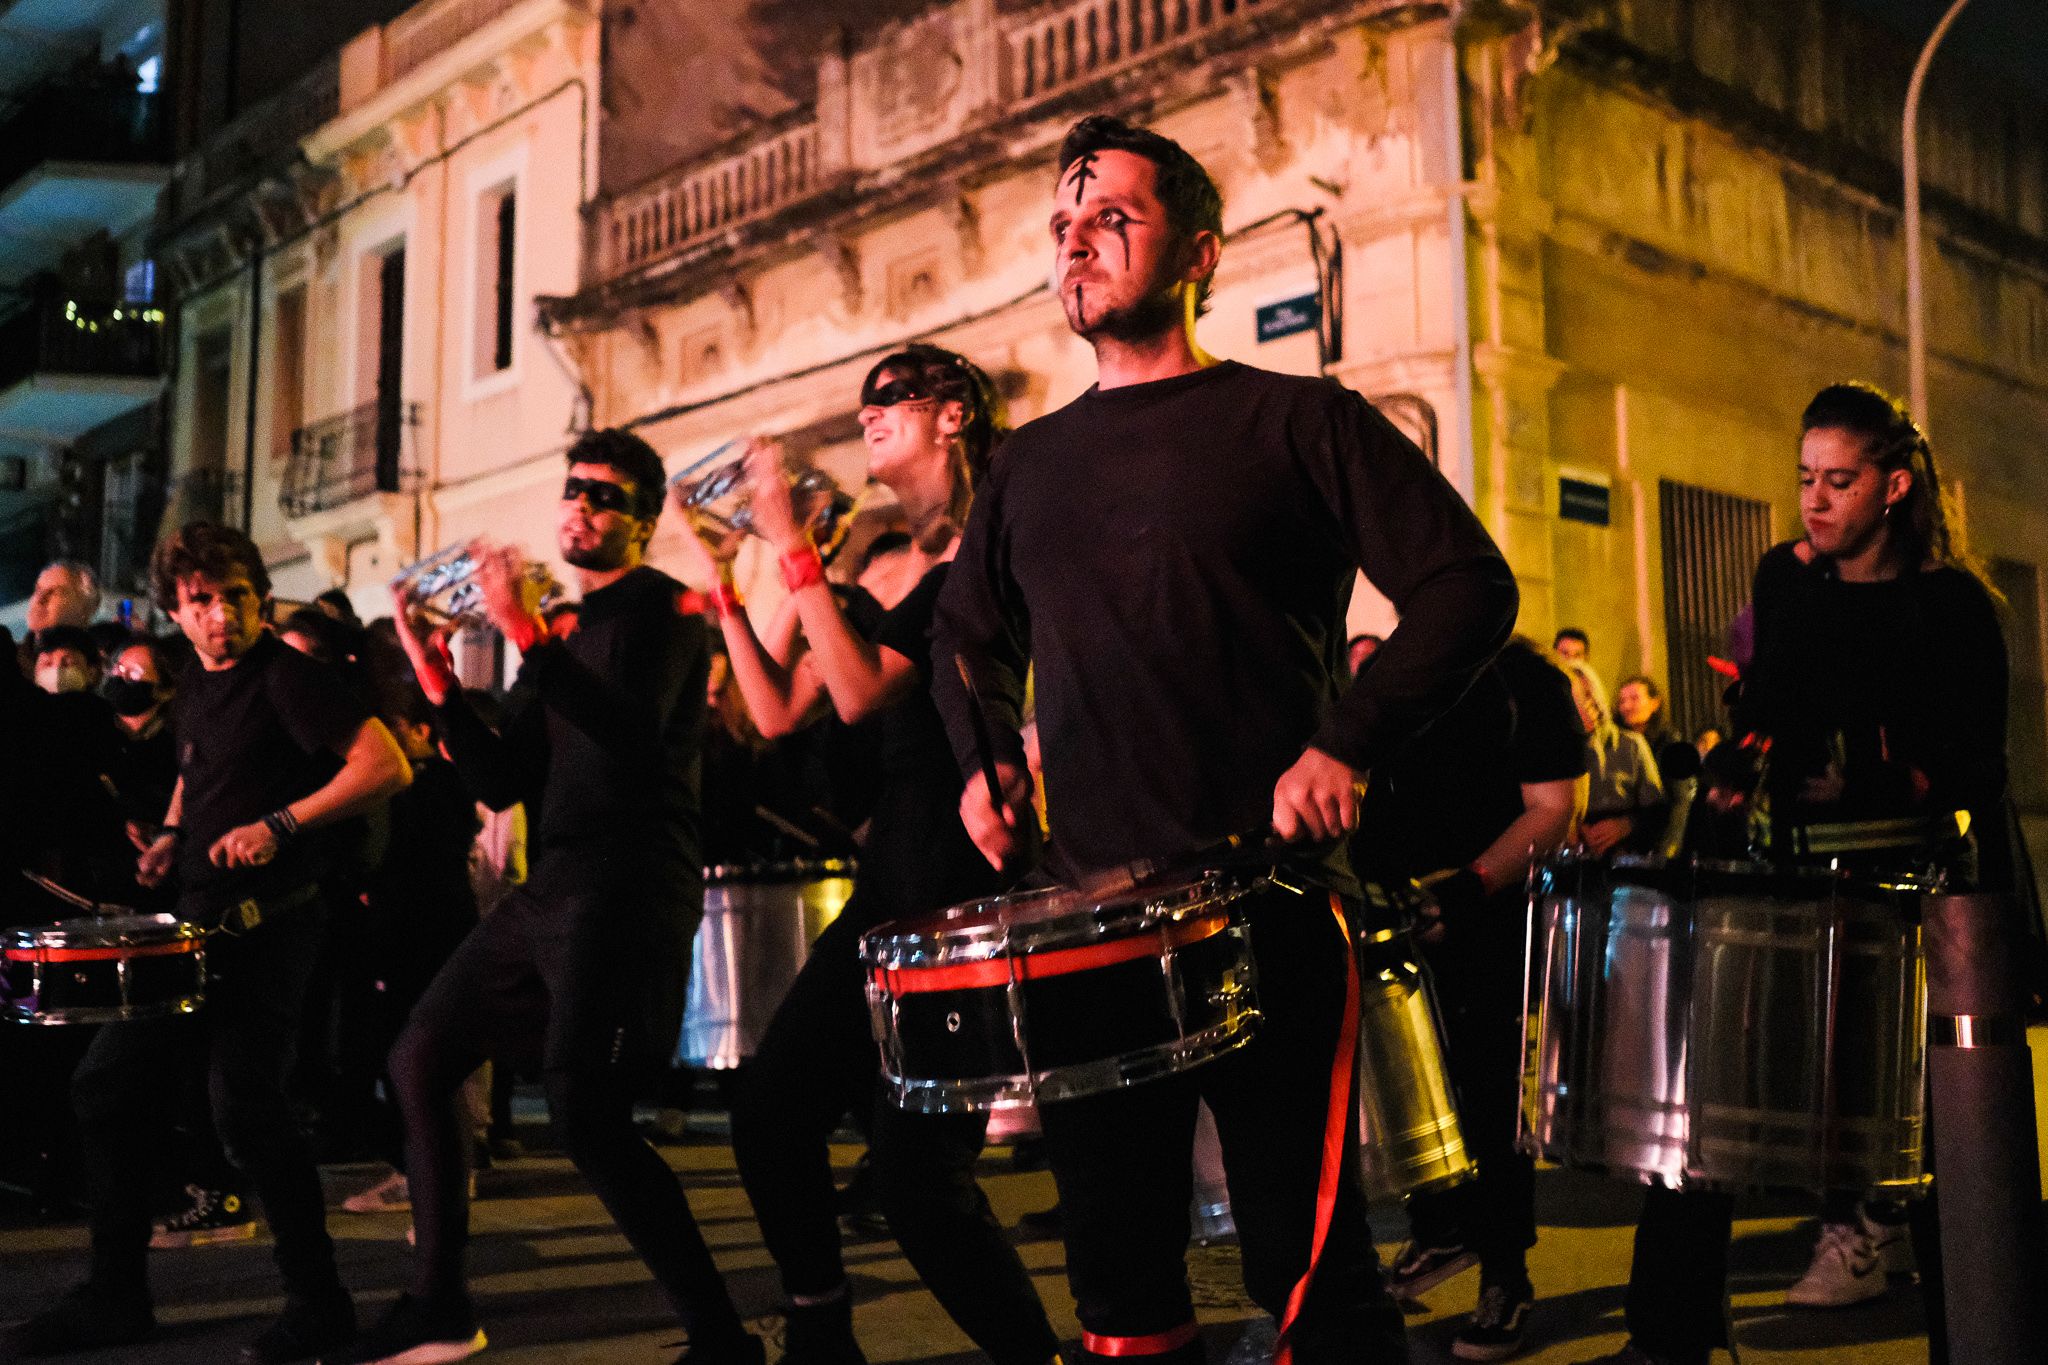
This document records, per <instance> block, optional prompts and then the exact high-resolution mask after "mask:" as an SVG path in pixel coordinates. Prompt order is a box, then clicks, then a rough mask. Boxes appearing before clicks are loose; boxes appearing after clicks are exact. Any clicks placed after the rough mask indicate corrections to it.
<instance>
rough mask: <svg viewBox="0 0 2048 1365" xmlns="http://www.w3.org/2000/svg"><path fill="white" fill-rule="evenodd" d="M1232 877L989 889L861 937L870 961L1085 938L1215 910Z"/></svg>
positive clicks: (904, 961) (1231, 888)
mask: <svg viewBox="0 0 2048 1365" xmlns="http://www.w3.org/2000/svg"><path fill="white" fill-rule="evenodd" d="M1245 890H1246V884H1245V883H1244V882H1243V881H1242V880H1240V879H1237V878H1231V877H1223V876H1217V875H1213V874H1211V875H1203V876H1198V877H1186V878H1181V879H1177V880H1174V881H1170V882H1155V883H1153V884H1151V885H1149V886H1143V887H1137V888H1133V889H1132V890H1130V891H1128V892H1122V893H1118V894H1116V895H1111V896H1090V895H1087V894H1084V893H1083V892H1081V891H1078V890H1075V889H1073V888H1071V887H1064V886H1055V887H1048V888H1046V889H1044V890H1041V891H1022V892H1015V893H1013V894H1010V895H1006V896H988V897H984V898H983V899H980V900H972V901H964V902H962V903H961V904H959V905H954V906H949V907H947V908H946V909H944V910H941V911H939V912H938V913H937V914H935V915H929V916H926V917H924V918H921V919H909V920H895V921H892V922H891V923H888V924H884V925H882V926H880V927H879V928H876V929H874V930H872V931H870V932H869V933H868V934H867V935H866V936H865V937H863V938H862V939H861V957H862V958H863V960H865V961H866V962H867V963H868V964H869V965H871V966H877V967H904V966H913V965H916V964H918V963H925V962H933V961H939V960H946V961H963V960H973V959H976V958H987V957H994V956H996V955H997V954H999V953H1001V952H1003V951H1004V950H1005V946H1006V945H1007V946H1008V947H1010V948H1013V949H1014V948H1030V947H1053V946H1057V945H1058V944H1060V943H1062V942H1068V941H1072V942H1077V943H1080V942H1091V941H1094V940H1097V939H1099V938H1101V937H1102V936H1103V934H1104V932H1105V930H1106V929H1112V928H1113V927H1114V926H1117V925H1122V924H1129V925H1133V926H1136V925H1141V924H1147V923H1152V922H1154V921H1157V920H1161V919H1183V918H1186V917H1187V916H1189V915H1194V914H1201V913H1205V912H1210V911H1215V910H1221V909H1223V908H1224V907H1226V906H1228V905H1229V904H1230V903H1231V902H1233V901H1235V900H1236V899H1237V898H1238V897H1240V896H1242V895H1243V894H1244V893H1245Z"/></svg>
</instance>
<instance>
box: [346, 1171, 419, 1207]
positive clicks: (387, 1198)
mask: <svg viewBox="0 0 2048 1365" xmlns="http://www.w3.org/2000/svg"><path fill="white" fill-rule="evenodd" d="M341 1206H342V1208H344V1209H346V1210H348V1212H350V1213H404V1212H405V1211H406V1210H407V1209H410V1208H411V1207H412V1189H411V1187H409V1186H408V1185H407V1184H406V1181H405V1173H404V1172H403V1171H393V1172H392V1173H391V1174H390V1175H387V1176H385V1177H384V1178H383V1179H382V1180H380V1181H378V1182H377V1183H376V1184H374V1185H372V1186H370V1188H369V1189H367V1190H364V1191H362V1192H361V1193H360V1194H352V1195H350V1196H349V1197H348V1198H346V1199H344V1200H342V1201H341Z"/></svg>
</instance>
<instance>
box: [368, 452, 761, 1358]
mask: <svg viewBox="0 0 2048 1365" xmlns="http://www.w3.org/2000/svg"><path fill="white" fill-rule="evenodd" d="M661 502H662V467H661V459H660V457H659V456H658V455H656V454H655V453H654V451H653V449H651V448H650V447H649V446H648V445H647V443H646V442H645V441H642V440H641V439H640V438H639V437H637V436H634V435H632V434H630V433H628V432H624V431H593V432H589V433H586V434H585V435H584V436H583V437H582V438H581V439H579V440H578V441H577V442H576V444H575V445H574V446H572V447H571V448H570V450H569V456H568V475H567V478H566V479H565V481H564V482H563V485H562V497H561V509H560V521H559V533H560V539H559V547H560V550H561V555H562V558H563V559H565V560H567V561H568V563H569V565H570V567H571V568H572V569H574V570H575V576H576V579H577V581H578V586H579V587H580V588H581V590H582V602H581V606H580V608H579V610H578V614H577V626H576V628H575V629H574V630H573V631H570V632H563V633H560V634H559V635H557V636H553V637H551V636H550V634H549V632H548V629H547V627H546V625H545V624H544V622H543V620H542V618H541V615H540V611H539V606H540V591H539V584H538V583H537V582H536V580H535V578H534V577H533V576H532V575H531V574H529V573H528V572H527V568H526V564H525V561H524V558H523V556H522V555H521V554H520V553H519V552H518V551H517V550H514V549H509V548H506V547H502V546H494V545H490V544H486V543H479V544H477V545H475V546H473V547H472V548H471V553H472V554H473V556H474V558H475V564H476V568H475V573H476V583H477V585H478V588H479V590H480V595H481V602H482V607H483V610H484V612H485V613H486V615H487V616H488V618H489V620H490V621H491V623H492V624H493V625H495V626H496V627H497V628H498V629H499V630H502V631H503V632H504V633H505V635H506V638H508V639H509V640H511V641H512V643H513V644H514V645H515V646H517V647H518V649H519V651H520V653H521V654H522V656H523V663H522V666H521V669H520V674H519V681H518V684H517V686H516V687H515V688H514V690H513V694H512V698H511V700H510V702H509V703H508V705H507V707H506V711H505V716H504V721H503V724H502V727H501V728H500V729H499V730H497V731H496V732H494V731H492V730H491V729H489V728H487V727H486V726H485V725H484V723H483V722H482V720H481V719H479V718H478V716H477V715H476V713H475V712H474V711H473V710H471V709H470V707H469V705H468V703H467V702H466V701H465V700H464V698H463V694H462V689H461V688H460V687H459V686H458V685H457V683H456V679H455V675H454V672H453V670H452V669H451V668H450V666H449V663H448V658H447V654H446V649H445V644H444V636H443V635H442V634H441V633H440V632H437V631H435V630H433V629H431V628H430V624H429V622H428V621H427V620H426V619H425V618H424V616H423V614H422V613H421V612H420V610H419V609H418V606H419V604H418V603H417V601H416V600H415V595H414V594H413V593H412V592H411V591H409V590H408V587H407V585H406V584H405V583H404V582H403V581H401V583H400V585H399V586H398V587H397V588H396V589H395V590H394V596H395V597H396V598H397V607H398V611H397V615H398V618H399V621H400V622H401V629H400V631H399V640H400V642H401V643H402V644H403V646H404V648H405V651H406V654H407V655H408V657H409V658H410V659H411V661H412V665H413V669H414V671H415V673H417V675H418V677H419V681H420V686H421V687H422V688H423V689H424V690H425V692H426V694H427V697H428V699H429V700H430V701H432V702H433V703H434V704H435V706H436V708H437V709H438V713H439V719H440V722H441V730H442V734H443V736H444V737H445V743H446V745H447V748H448V752H449V756H450V757H451V758H452V759H453V760H454V762H455V766H456V770H457V771H458V772H459V773H460V774H461V775H462V778H463V780H464V782H465V783H466V784H467V785H468V786H469V787H470V789H471V791H472V793H473V794H474V795H475V796H476V797H477V798H478V799H479V800H481V801H483V802H484V803H485V804H486V805H488V806H490V807H492V808H493V809H496V810H503V809H505V808H506V807H508V806H510V805H512V804H513V803H515V802H524V803H525V805H526V809H527V811H528V813H529V817H530V819H531V820H532V853H531V870H530V872H529V875H528V879H527V882H526V884H525V885H524V886H523V887H521V888H519V889H517V890H515V891H513V892H512V893H510V894H509V895H508V896H507V897H506V898H505V900H504V901H503V902H502V903H501V904H500V905H499V907H498V909H497V911H496V912H495V913H493V914H491V915H490V916H488V917H486V918H485V919H484V920H483V921H482V922H481V923H480V924H479V925H478V926H477V927H476V929H475V930H473V931H472V932H471V933H470V934H469V936H468V937H467V938H466V939H464V941H463V943H462V945H461V946H460V947H459V948H457V949H456V950H455V953H454V955H453V956H452V957H451V958H450V959H449V960H448V962H447V964H446V965H445V966H444V967H443V968H442V969H441V971H440V973H439V975H437V976H436V977H435V978H434V981H433V983H432V984H431V985H429V986H428V987H427V990H426V993H425V995H424V996H422V997H421V999H420V1002H419V1004H418V1005H416V1006H415V1007H414V1009H413V1013H412V1017H411V1019H410V1021H409V1022H408V1023H407V1025H406V1028H405V1030H404V1032H403V1033H402V1034H401V1035H400V1037H399V1040H398V1042H397V1044H396V1045H395V1046H394V1047H393V1048H392V1051H391V1059H390V1075H391V1078H392V1082H393V1085H394V1088H395V1089H396V1091H397V1094H398V1103H399V1108H400V1111H401V1113H402V1114H403V1116H404V1120H405V1129H406V1136H405V1157H406V1174H407V1176H408V1178H409V1181H410V1184H411V1193H412V1204H413V1226H414V1228H415V1230H416V1234H417V1242H418V1250H417V1252H416V1253H415V1255H414V1258H413V1271H412V1280H411V1284H410V1287H409V1289H408V1291H407V1292H406V1294H405V1295H404V1296H403V1297H401V1298H400V1299H399V1300H398V1302H397V1303H396V1304H394V1305H393V1306H392V1308H391V1309H390V1311H389V1312H387V1313H386V1315H385V1316H384V1318H383V1319H382V1320H381V1321H380V1322H378V1323H377V1324H376V1325H375V1326H373V1327H372V1328H370V1329H369V1330H368V1331H367V1332H366V1333H365V1334H364V1336H363V1337H362V1339H361V1340H360V1341H359V1342H358V1343H357V1345H356V1346H355V1347H354V1348H353V1349H351V1350H349V1351H346V1352H344V1353H342V1354H340V1355H338V1356H330V1357H328V1360H329V1361H331V1362H334V1363H335V1365H342V1363H344V1362H346V1363H347V1365H367V1363H368V1362H379V1361H399V1360H403V1361H447V1360H459V1359H461V1358H463V1357H465V1356H467V1355H470V1354H472V1353H473V1352H475V1351H477V1350H480V1349H482V1347H483V1345H484V1334H483V1331H482V1329H481V1328H480V1327H479V1326H478V1324H477V1320H476V1315H475V1311H474V1309H473V1308H472V1306H471V1303H470V1298H469V1293H468V1289H467V1287H466V1284H465V1280H464V1274H463V1244H464V1242H465V1240H466V1239H467V1235H468V1222H469V1202H468V1172H467V1170H466V1169H465V1166H466V1162H467V1159H468V1153H469V1142H468V1134H467V1131H466V1129H465V1128H464V1127H463V1125H462V1124H461V1123H460V1122H459V1120H458V1117H457V1105H456V1092H457V1090H458V1088H459V1087H460V1086H461V1084H462V1081H463V1078H464V1077H466V1076H468V1075H469V1074H470V1073H471V1072H473V1071H474V1070H476V1068H477V1067H478V1066H479V1065H481V1064H482V1063H483V1062H484V1060H485V1059H487V1058H490V1057H493V1056H499V1055H507V1054H509V1055H513V1056H518V1055H521V1054H524V1055H526V1056H528V1057H537V1059H538V1060H539V1063H540V1067H541V1075H542V1078H543V1080H544V1082H545V1085H546V1088H547V1095H548V1105H549V1109H550V1111H551V1112H552V1113H553V1115H554V1117H555V1120H556V1122H557V1123H558V1124H559V1125H560V1126H561V1129H562V1132H563V1135H564V1138H565V1139H566V1144H567V1147H568V1151H569V1155H570V1158H571V1159H572V1160H573V1161H574V1162H575V1163H576V1167H577V1169H578V1170H579V1171H581V1172H582V1173H583V1175H584V1177H585V1178H586V1179H587V1180H589V1181H590V1183H591V1185H592V1186H593V1187H594V1188H595V1189H596V1191H597V1195H598V1197H599V1198H600V1199H601V1200H602V1201H603V1202H604V1206H605V1208H606V1209H607V1210H608V1211H609V1212H610V1213H611V1215H612V1217H613V1219H614V1220H616V1221H617V1223H618V1225H619V1228H620V1230H621V1231H622V1232H624V1233H625V1235H626V1238H627V1240H628V1241H629V1242H631V1243H632V1245H633V1249H634V1250H635V1251H637V1252H639V1254H640V1258H641V1259H642V1260H643V1261H645V1262H646V1264H647V1268H648V1270H649V1271H650V1272H651V1273H652V1274H653V1276H654V1279H655V1281H656V1282H657V1283H658V1284H659V1285H660V1286H661V1288H662V1290H663V1292H664V1293H666V1294H667V1296H668V1298H669V1301H670V1302H671V1303H672V1304H673V1305H674V1307H675V1310H676V1313H677V1315H678V1316H679V1317H680V1318H681V1319H682V1320H683V1324H684V1326H685V1327H686V1328H687V1330H688V1332H689V1339H690V1345H689V1348H688V1350H687V1351H685V1352H684V1355H683V1357H682V1359H683V1360H684V1361H686V1362H689V1363H690V1365H756V1363H757V1362H759V1361H760V1360H761V1347H760V1344H759V1343H758V1342H756V1341H754V1340H753V1339H752V1338H750V1337H748V1336H747V1334H746V1333H745V1331H744V1330H742V1328H741V1326H740V1320H739V1316H738V1314H737V1313H736V1312H735V1311H734V1309H733V1305H732V1300H731V1299H730V1298H729V1297H728V1296H727V1294H726V1290H725V1285H724V1283H723V1281H722V1280H721V1279H720V1277H719V1273H718V1269H717V1267H716V1266H715V1265H714V1264H713V1263H712V1260H711V1254H710V1252H709V1250H708V1249H707V1248H706V1247H705V1245H704V1239H703V1236H702V1235H701V1234H700V1233H699V1231H698V1229H697V1224H696V1221H695V1220H694V1219H693V1218H692V1217H691V1214H690V1207H689V1204H688V1202H687V1201H686V1200H685V1198H684V1195H683V1191H682V1187H681V1185H680V1184H679V1183H678V1182H677V1180H676V1177H675V1175H674V1173H673V1172H672V1171H670V1170H669V1168H668V1166H667V1164H666V1163H664V1162H663V1161H662V1159H661V1158H660V1157H659V1156H657V1155H656V1154H655V1152H654V1150H653V1149H652V1148H650V1147H649V1146H648V1145H647V1143H646V1141H645V1140H644V1139H642V1138H641V1137H640V1136H639V1134H638V1133H637V1132H636V1131H635V1130H634V1128H633V1124H632V1104H633V1096H634V1091H635V1082H636V1079H637V1078H638V1077H639V1076H640V1075H641V1074H642V1073H643V1071H644V1070H645V1069H647V1068H650V1067H654V1066H658V1065H660V1064H661V1063H662V1062H664V1061H665V1060H666V1058H667V1056H668V1052H669V1048H670V1047H671V1046H672V1044H673V1042H674V1039H675V1037H676V1031H677V1028H678V1026H679V1024H680V1021H681V1014H682V997H683V985H684V981H685V979H686V975H687V972H686V966H687V963H688V960H689V952H690V945H691V941H692V938H693V936H694V933H695V929H696V922H697V918H698V915H699V914H700V912H701V910H702V904H703V886H702V880H701V876H702V874H701V871H700V863H701V858H700V856H699V849H698V813H699V812H698V744H699V738H698V737H699V733H700V731H701V730H702V728H703V720H704V685H705V678H706V675H707V673H708V672H709V668H710V655H709V649H708V640H707V632H706V629H705V626H704V624H703V622H702V621H701V620H700V619H698V618H696V617H694V616H684V615H682V614H681V613H679V612H678V610H677V605H676V604H677V597H678V594H679V592H680V591H681V586H682V585H681V584H679V583H677V582H676V581H675V580H674V579H672V578H670V577H668V576H667V575H665V574H663V573H660V572H659V571H657V570H655V569H653V568H651V567H649V566H648V565H647V564H646V563H645V562H644V558H645V554H646V550H647V542H648V539H649V537H651V536H652V535H653V533H654V527H655V522H656V519H657V518H658V517H659V515H660V512H661Z"/></svg>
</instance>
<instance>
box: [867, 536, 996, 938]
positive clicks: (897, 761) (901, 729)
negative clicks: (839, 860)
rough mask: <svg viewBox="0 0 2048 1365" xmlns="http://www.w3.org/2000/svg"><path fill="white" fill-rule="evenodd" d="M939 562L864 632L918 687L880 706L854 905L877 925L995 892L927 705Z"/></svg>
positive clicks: (938, 724) (934, 711)
mask: <svg viewBox="0 0 2048 1365" xmlns="http://www.w3.org/2000/svg"><path fill="white" fill-rule="evenodd" d="M948 567H949V566H948V565H946V564H939V565H935V566H934V567H933V568H932V569H931V570H930V571H929V572H927V573H926V574H925V576H924V577H923V578H921V579H919V580H918V582H917V586H916V587H914V588H912V589H911V590H910V592H909V593H908V595H906V596H905V597H904V599H903V600H902V601H901V602H898V603H897V604H896V605H895V606H894V607H893V608H891V609H890V610H889V612H888V613H887V614H886V615H884V616H883V617H882V618H881V619H880V621H878V622H877V623H876V624H875V627H874V632H873V634H872V636H871V637H870V638H872V639H873V640H874V642H875V643H876V644H877V645H879V646H881V647H882V648H884V649H889V650H893V651H894V652H896V653H898V654H900V655H902V656H903V657H904V658H906V659H908V660H909V661H910V662H911V663H912V664H914V665H916V667H917V672H918V678H919V680H920V682H919V685H918V686H917V687H915V688H914V689H912V691H911V692H910V694H909V695H908V696H906V697H904V698H903V699H902V700H901V701H899V702H897V703H896V704H895V705H894V706H891V707H889V708H888V709H887V710H886V711H884V712H882V714H881V715H880V717H878V720H879V722H880V726H881V766H880V772H881V781H880V783H879V784H878V786H877V788H876V791H875V809H874V817H873V823H872V824H871V825H870V826H869V827H868V843H867V849H866V851H865V852H864V853H863V855H862V857H861V864H860V889H861V901H862V907H861V908H862V911H863V912H864V913H866V914H868V915H870V916H872V918H873V919H874V920H875V921H877V922H879V921H881V920H884V919H891V918H895V917H897V916H900V915H911V914H922V913H924V912H926V911H930V910H937V909H940V908H941V907H944V906H947V905H952V904H955V903H957V902H960V901H964V900H971V899H973V898H975V897H977V896H985V895H990V894H993V893H994V892H995V891H997V890H998V889H1000V882H999V879H998V877H997V875H996V872H995V869H994V868H992V867H990V866H989V864H988V860H987V859H986V858H983V857H982V856H981V853H980V851H979V850H977V849H976V848H975V847H974V841H973V840H971V839H969V838H968V837H967V830H966V828H965V827H964V826H963V825H962V824H961V823H960V777H959V769H958V767H957V766H956V765H955V764H954V761H953V749H952V746H951V745H950V744H948V743H947V741H946V727H945V724H944V722H942V721H941V720H940V719H939V711H938V708H937V707H936V706H934V705H933V704H932V696H931V680H932V634H931V632H932V610H933V608H934V607H935V606H936V605H937V603H938V600H939V592H940V590H941V589H942V588H944V586H945V583H946V570H947V569H948Z"/></svg>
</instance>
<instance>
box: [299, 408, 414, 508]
mask: <svg viewBox="0 0 2048 1365" xmlns="http://www.w3.org/2000/svg"><path fill="white" fill-rule="evenodd" d="M419 423H420V405H419V404H418V403H365V404H363V405H362V406H361V407H359V408H356V409H353V410H352V411H349V412H344V413H340V414H337V415H336V416H333V417H328V418H325V419H323V420H321V421H318V422H313V423H309V424H308V425H306V426H303V427H300V428H299V429H298V430H297V431H295V432H293V433H292V453H291V459H290V462H289V463H287V464H286V466H285V472H284V487H283V489H282V490H281V491H280V492H279V494H278V499H277V502H278V506H279V507H280V508H282V509H283V510H284V514H285V516H287V517H289V518H291V519H292V521H293V523H294V526H293V535H294V538H295V539H300V538H303V537H304V536H306V535H319V534H323V533H325V532H326V531H328V530H329V529H330V527H329V526H328V525H327V523H330V522H335V523H337V524H338V523H339V522H345V521H348V520H351V519H354V518H355V517H356V516H357V515H358V514H359V513H368V510H369V505H372V504H376V503H378V502H380V501H381V497H380V495H388V494H403V493H410V492H412V490H413V489H415V488H416V487H418V486H419V471H418V469H417V467H416V466H415V464H414V463H413V460H412V455H413V451H412V449H411V447H412V444H413V441H414V439H415V436H416V433H417V430H418V428H419Z"/></svg>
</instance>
